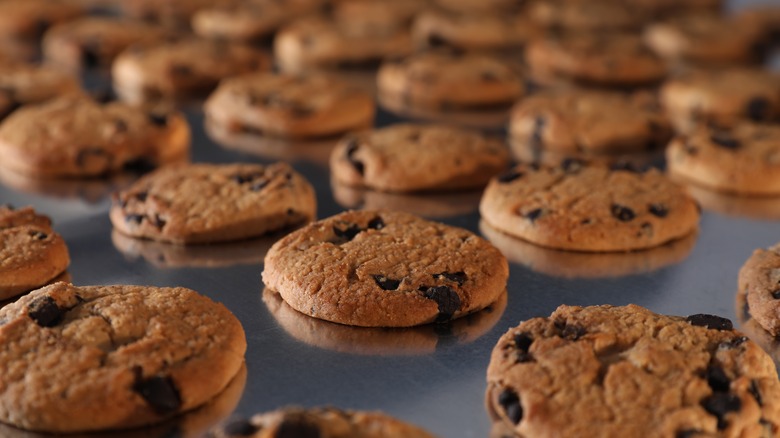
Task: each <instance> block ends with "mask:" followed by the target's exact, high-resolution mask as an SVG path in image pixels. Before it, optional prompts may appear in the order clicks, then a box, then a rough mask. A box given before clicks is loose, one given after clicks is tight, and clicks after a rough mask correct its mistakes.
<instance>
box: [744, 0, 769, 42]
mask: <svg viewBox="0 0 780 438" xmlns="http://www.w3.org/2000/svg"><path fill="white" fill-rule="evenodd" d="M735 19H736V20H737V21H740V22H742V23H744V24H742V26H745V27H748V28H754V29H758V31H759V32H760V33H761V35H762V41H763V42H765V43H773V42H776V41H777V40H778V39H779V38H780V8H778V7H777V6H776V5H769V4H766V5H751V6H748V7H746V8H743V9H742V10H740V11H739V12H737V14H736V16H735Z"/></svg>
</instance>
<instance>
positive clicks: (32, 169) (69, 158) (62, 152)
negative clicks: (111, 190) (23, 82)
mask: <svg viewBox="0 0 780 438" xmlns="http://www.w3.org/2000/svg"><path fill="white" fill-rule="evenodd" d="M189 146H190V130H189V126H188V125H187V121H186V120H185V119H184V116H182V115H181V114H179V113H176V112H169V113H165V112H146V111H144V110H142V109H140V108H136V107H132V106H129V105H126V104H123V103H119V102H114V103H108V104H105V105H103V104H100V103H98V102H95V101H94V100H92V99H90V98H88V97H85V96H74V97H62V98H59V99H55V100H52V101H49V102H47V103H44V104H40V105H29V106H27V107H24V108H21V109H19V110H17V111H15V112H14V113H13V114H11V116H9V117H8V118H6V119H5V121H4V122H3V123H2V125H0V155H2V157H3V160H2V161H0V165H1V166H3V167H5V168H7V169H10V170H13V171H15V172H19V173H24V174H28V175H34V176H38V177H46V178H58V177H60V178H61V177H90V176H99V175H105V174H108V173H113V172H118V171H120V170H122V169H124V168H128V167H132V166H134V165H137V164H138V163H139V162H144V163H149V164H151V165H162V164H166V163H169V162H172V161H177V160H181V159H182V158H184V157H186V156H187V154H188V152H189Z"/></svg>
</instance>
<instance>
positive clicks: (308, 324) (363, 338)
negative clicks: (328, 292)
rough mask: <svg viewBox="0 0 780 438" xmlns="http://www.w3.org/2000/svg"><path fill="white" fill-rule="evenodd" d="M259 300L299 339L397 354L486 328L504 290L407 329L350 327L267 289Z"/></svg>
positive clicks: (460, 339) (463, 338)
mask: <svg viewBox="0 0 780 438" xmlns="http://www.w3.org/2000/svg"><path fill="white" fill-rule="evenodd" d="M262 295H263V302H264V303H265V305H266V307H267V308H268V311H269V312H271V315H273V317H274V318H275V319H276V322H277V323H278V324H279V325H280V326H282V328H283V329H284V330H285V331H286V332H287V334H289V335H290V336H292V337H293V338H295V339H297V340H298V341H300V342H303V343H305V344H308V345H312V346H315V347H319V348H323V349H327V350H333V351H338V352H342V353H352V354H362V355H376V356H397V355H416V354H427V353H432V352H434V351H436V349H437V347H440V346H442V345H446V344H449V343H459V344H466V343H469V342H472V341H474V340H476V339H478V338H480V337H481V336H482V335H484V334H485V333H487V332H488V331H490V329H491V328H493V326H494V325H495V324H496V323H497V322H498V320H499V319H500V318H501V315H502V314H503V313H504V310H505V309H506V302H507V293H506V292H504V293H503V294H501V296H500V297H499V299H498V300H497V301H496V302H495V303H493V304H491V305H490V306H488V307H486V308H485V309H482V310H480V311H478V312H475V313H472V314H471V315H467V316H464V317H462V318H458V319H455V320H453V321H450V322H448V323H446V324H428V325H423V326H417V327H411V328H367V327H353V326H348V325H343V324H338V323H335V322H329V321H325V320H322V319H317V318H312V317H311V316H308V315H304V314H303V313H300V312H298V311H297V310H295V309H293V308H292V307H290V305H288V304H287V303H286V302H285V301H284V300H283V299H282V297H281V296H280V295H279V294H278V293H277V292H274V291H272V290H270V289H268V288H266V289H264V290H263V294H262Z"/></svg>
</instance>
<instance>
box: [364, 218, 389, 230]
mask: <svg viewBox="0 0 780 438" xmlns="http://www.w3.org/2000/svg"><path fill="white" fill-rule="evenodd" d="M384 227H385V221H383V220H382V218H381V217H379V216H377V217H375V218H373V219H371V220H370V221H368V229H369V230H381V229H382V228H384Z"/></svg>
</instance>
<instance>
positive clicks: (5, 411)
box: [0, 283, 246, 432]
mask: <svg viewBox="0 0 780 438" xmlns="http://www.w3.org/2000/svg"><path fill="white" fill-rule="evenodd" d="M0 341H2V343H3V345H4V348H3V349H2V351H0V373H1V375H2V376H3V378H2V380H1V381H0V420H2V421H3V422H5V423H9V424H12V425H14V426H17V427H20V428H23V429H30V430H37V431H48V432H76V431H88V430H101V429H117V428H127V427H135V426H141V425H145V424H150V423H155V422H159V421H162V420H164V419H166V418H169V417H171V416H173V415H175V414H178V413H180V412H184V411H188V410H190V409H193V408H195V407H197V406H199V405H201V404H203V403H205V402H207V401H208V400H210V399H211V398H212V397H214V396H215V395H217V394H218V393H219V392H220V391H222V389H224V388H225V387H226V386H227V384H228V383H229V382H230V380H231V379H232V378H233V376H234V375H235V374H236V373H237V372H238V370H239V369H240V367H241V365H242V363H243V360H244V352H245V350H246V339H245V336H244V331H243V329H242V328H241V324H240V323H239V321H238V320H237V319H236V318H235V317H234V316H233V315H232V314H231V313H230V311H229V310H228V309H227V308H225V307H224V306H223V305H221V304H217V303H215V302H213V301H211V300H210V299H208V298H206V297H204V296H202V295H199V294H197V293H196V292H194V291H192V290H189V289H184V288H157V287H144V286H90V287H75V286H72V285H68V284H65V283H55V284H53V285H51V286H47V287H45V288H42V289H38V290H36V291H33V292H31V293H30V294H28V295H26V296H24V297H22V298H20V299H19V300H18V301H16V302H15V303H12V304H9V305H7V306H5V307H3V308H2V309H0Z"/></svg>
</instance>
